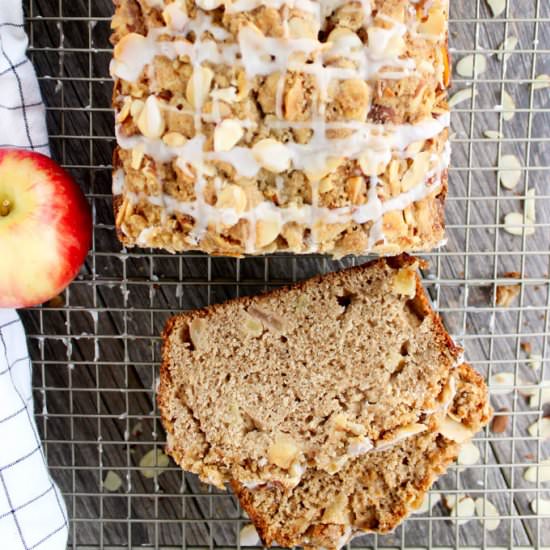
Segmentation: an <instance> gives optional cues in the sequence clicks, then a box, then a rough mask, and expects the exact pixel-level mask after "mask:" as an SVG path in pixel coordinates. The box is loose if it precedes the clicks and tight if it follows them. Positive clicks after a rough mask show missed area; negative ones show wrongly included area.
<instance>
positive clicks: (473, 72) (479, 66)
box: [456, 53, 487, 78]
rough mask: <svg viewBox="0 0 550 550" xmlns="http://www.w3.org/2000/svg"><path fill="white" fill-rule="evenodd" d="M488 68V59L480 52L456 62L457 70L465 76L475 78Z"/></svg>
mask: <svg viewBox="0 0 550 550" xmlns="http://www.w3.org/2000/svg"><path fill="white" fill-rule="evenodd" d="M486 70H487V59H486V58H485V56H484V55H482V54H480V53H476V54H471V55H467V56H466V57H463V58H462V59H460V60H459V61H458V63H457V64H456V72H457V74H458V75H460V76H463V77H465V78H475V77H476V76H478V75H480V74H482V73H484V72H485V71H486Z"/></svg>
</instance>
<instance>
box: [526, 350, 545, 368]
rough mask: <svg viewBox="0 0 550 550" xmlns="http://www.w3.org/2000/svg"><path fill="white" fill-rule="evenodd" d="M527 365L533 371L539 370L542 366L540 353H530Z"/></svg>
mask: <svg viewBox="0 0 550 550" xmlns="http://www.w3.org/2000/svg"><path fill="white" fill-rule="evenodd" d="M527 364H528V365H529V366H530V367H531V368H532V369H533V370H539V369H540V366H541V364H542V355H541V354H540V353H530V354H529V357H528V359H527Z"/></svg>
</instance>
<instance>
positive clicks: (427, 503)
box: [413, 493, 441, 514]
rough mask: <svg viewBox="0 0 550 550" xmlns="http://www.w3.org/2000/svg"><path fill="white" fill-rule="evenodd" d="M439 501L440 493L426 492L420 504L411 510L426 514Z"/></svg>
mask: <svg viewBox="0 0 550 550" xmlns="http://www.w3.org/2000/svg"><path fill="white" fill-rule="evenodd" d="M440 501H441V495H440V494H439V493H426V494H425V495H424V499H423V500H422V503H421V504H420V506H419V507H418V508H417V509H416V510H413V514H426V513H428V512H429V511H430V510H431V509H432V508H433V507H434V506H435V505H436V504H437V503H438V502H440Z"/></svg>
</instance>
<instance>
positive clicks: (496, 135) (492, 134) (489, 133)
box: [483, 130, 504, 139]
mask: <svg viewBox="0 0 550 550" xmlns="http://www.w3.org/2000/svg"><path fill="white" fill-rule="evenodd" d="M483 135H484V136H485V137H486V138H489V139H502V138H503V137H504V135H503V134H502V132H497V131H496V130H485V132H483Z"/></svg>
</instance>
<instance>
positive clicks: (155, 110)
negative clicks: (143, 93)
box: [137, 95, 166, 139]
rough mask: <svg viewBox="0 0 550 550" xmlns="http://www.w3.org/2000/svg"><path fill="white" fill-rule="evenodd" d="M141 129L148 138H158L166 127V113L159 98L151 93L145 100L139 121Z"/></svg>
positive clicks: (138, 125) (138, 124)
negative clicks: (164, 113)
mask: <svg viewBox="0 0 550 550" xmlns="http://www.w3.org/2000/svg"><path fill="white" fill-rule="evenodd" d="M137 127H138V128H139V131H140V132H141V133H142V134H143V135H144V136H145V137H147V138H150V139H158V138H159V137H161V136H162V134H163V133H164V130H165V129H166V123H165V121H164V115H163V113H162V109H161V105H160V102H159V100H158V99H157V98H156V97H155V96H154V95H151V96H149V97H148V98H147V101H146V102H145V107H144V108H143V110H142V111H141V114H140V115H139V118H138V121H137Z"/></svg>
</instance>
